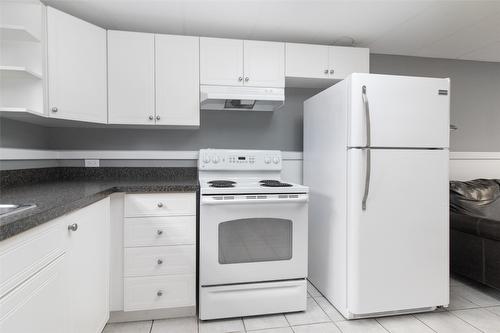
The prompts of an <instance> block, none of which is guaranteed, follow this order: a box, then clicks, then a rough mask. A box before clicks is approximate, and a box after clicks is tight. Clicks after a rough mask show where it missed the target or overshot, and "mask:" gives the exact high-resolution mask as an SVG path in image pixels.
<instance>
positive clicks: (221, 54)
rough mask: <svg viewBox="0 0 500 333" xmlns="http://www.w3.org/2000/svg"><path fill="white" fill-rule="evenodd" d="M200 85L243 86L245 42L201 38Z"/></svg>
mask: <svg viewBox="0 0 500 333" xmlns="http://www.w3.org/2000/svg"><path fill="white" fill-rule="evenodd" d="M200 83H201V84H207V85H223V86H237V85H243V41H242V40H239V39H223V38H204V37H201V38H200Z"/></svg>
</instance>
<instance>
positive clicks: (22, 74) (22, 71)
mask: <svg viewBox="0 0 500 333" xmlns="http://www.w3.org/2000/svg"><path fill="white" fill-rule="evenodd" d="M0 72H1V73H2V77H4V78H7V79H8V78H15V79H22V78H31V79H42V74H40V73H37V72H35V71H32V70H30V69H29V68H26V67H20V66H0Z"/></svg>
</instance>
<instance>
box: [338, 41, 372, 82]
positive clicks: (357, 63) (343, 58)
mask: <svg viewBox="0 0 500 333" xmlns="http://www.w3.org/2000/svg"><path fill="white" fill-rule="evenodd" d="M328 49H329V53H328V65H329V67H328V72H329V75H330V78H332V79H336V80H343V79H345V78H346V77H348V76H349V75H350V74H352V73H368V72H370V50H369V49H367V48H364V47H345V46H329V47H328Z"/></svg>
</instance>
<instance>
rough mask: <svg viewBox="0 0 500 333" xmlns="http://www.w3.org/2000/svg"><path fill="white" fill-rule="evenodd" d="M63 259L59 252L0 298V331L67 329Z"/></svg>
mask: <svg viewBox="0 0 500 333" xmlns="http://www.w3.org/2000/svg"><path fill="white" fill-rule="evenodd" d="M66 259H67V258H66V256H65V255H62V256H60V257H59V258H58V259H56V260H55V261H53V262H52V263H51V264H49V265H47V266H46V267H45V268H43V269H42V270H41V271H40V272H38V273H37V274H35V275H34V276H32V277H31V278H29V279H28V280H27V281H25V282H24V283H22V284H21V285H20V286H19V287H17V288H15V289H14V290H13V291H12V292H10V293H8V294H7V295H6V296H5V297H4V298H1V299H0V332H5V333H27V332H38V333H67V332H69V331H68V328H69V320H68V319H69V317H68V314H69V313H68V298H67V295H68V292H67V290H66V281H65V267H64V265H65V263H66ZM93 332H98V331H93Z"/></svg>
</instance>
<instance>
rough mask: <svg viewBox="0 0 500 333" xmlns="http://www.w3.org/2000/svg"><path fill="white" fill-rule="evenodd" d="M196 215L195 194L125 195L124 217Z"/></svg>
mask: <svg viewBox="0 0 500 333" xmlns="http://www.w3.org/2000/svg"><path fill="white" fill-rule="evenodd" d="M171 215H196V194H195V193H154V194H127V195H125V217H142V216H171Z"/></svg>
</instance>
